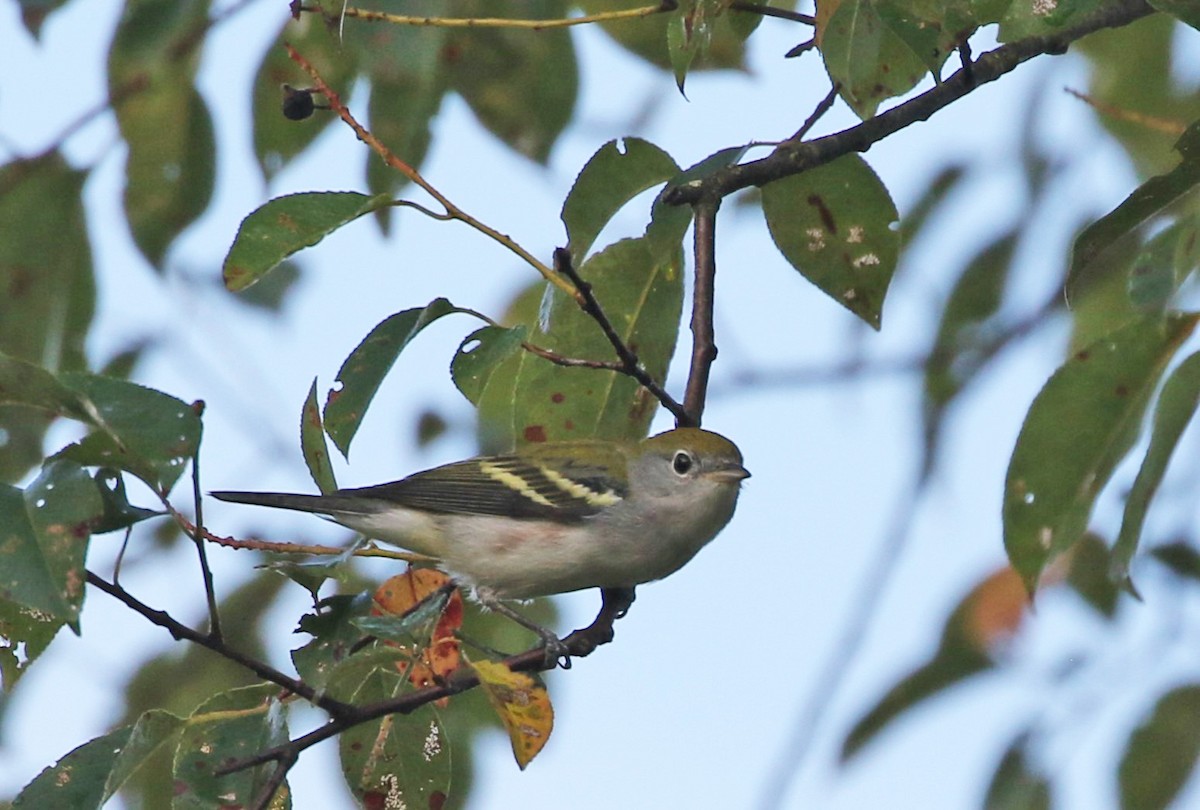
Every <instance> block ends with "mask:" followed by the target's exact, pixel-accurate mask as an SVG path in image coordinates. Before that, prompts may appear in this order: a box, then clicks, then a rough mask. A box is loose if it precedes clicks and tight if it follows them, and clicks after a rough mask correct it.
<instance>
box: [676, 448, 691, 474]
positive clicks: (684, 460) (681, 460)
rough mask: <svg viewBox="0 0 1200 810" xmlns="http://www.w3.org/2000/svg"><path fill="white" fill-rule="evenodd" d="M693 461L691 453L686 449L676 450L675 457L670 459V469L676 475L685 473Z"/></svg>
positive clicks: (688, 470) (689, 470)
mask: <svg viewBox="0 0 1200 810" xmlns="http://www.w3.org/2000/svg"><path fill="white" fill-rule="evenodd" d="M695 463H696V459H694V458H692V454H691V453H689V452H688V451H687V450H677V451H675V457H674V458H673V459H671V469H673V470H674V471H675V473H676V474H677V475H687V474H688V473H689V472H691V469H692V467H693V466H694V465H695Z"/></svg>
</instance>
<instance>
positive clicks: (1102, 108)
mask: <svg viewBox="0 0 1200 810" xmlns="http://www.w3.org/2000/svg"><path fill="white" fill-rule="evenodd" d="M1064 90H1065V91H1066V92H1067V93H1069V94H1070V95H1072V96H1075V98H1077V99H1079V100H1080V101H1082V102H1084V103H1085V104H1088V105H1090V106H1091V107H1092V109H1094V110H1095V111H1096V112H1098V113H1100V114H1101V115H1107V116H1108V117H1109V118H1112V119H1115V120H1117V121H1128V122H1129V123H1131V124H1137V125H1139V126H1142V127H1145V128H1146V129H1149V130H1153V131H1154V132H1161V133H1162V134H1164V135H1170V136H1172V137H1174V138H1178V137H1179V136H1180V135H1182V134H1183V132H1184V130H1186V129H1187V124H1186V123H1184V122H1183V121H1182V120H1180V119H1174V118H1160V117H1159V116H1156V115H1146V114H1145V113H1140V112H1138V111H1137V110H1128V109H1125V108H1124V107H1116V106H1114V105H1112V104H1105V103H1104V102H1103V101H1099V100H1097V99H1094V98H1092V97H1091V96H1089V95H1087V94H1086V93H1080V92H1079V91H1078V90H1072V89H1071V88H1070V87H1067V88H1064Z"/></svg>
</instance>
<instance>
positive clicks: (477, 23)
mask: <svg viewBox="0 0 1200 810" xmlns="http://www.w3.org/2000/svg"><path fill="white" fill-rule="evenodd" d="M677 7H678V4H677V3H676V2H674V0H666V1H665V2H662V3H659V4H658V5H656V6H640V7H638V8H628V9H619V10H617V11H606V12H602V13H599V14H587V15H583V16H580V17H558V18H551V19H542V20H523V19H512V18H507V17H422V16H412V15H406V14H389V13H388V12H386V11H374V10H371V9H365V8H355V7H354V6H349V7H347V8H343V9H342V10H341V13H340V14H328V13H326V12H325V10H324V9H322V8H321V7H320V6H308V5H301V6H299V7H298V10H299V11H301V12H307V13H309V14H321V15H322V16H324V17H326V18H327V19H331V20H334V21H338V20H339V19H340V18H343V17H351V18H354V19H359V20H363V21H364V22H384V23H391V24H392V25H415V26H429V27H436V28H519V29H526V30H532V31H543V30H549V29H553V28H567V27H569V26H574V25H588V24H590V23H604V22H615V21H618V20H640V19H642V18H644V17H652V16H654V15H655V14H662V13H663V12H667V11H674V10H675V9H676V8H677Z"/></svg>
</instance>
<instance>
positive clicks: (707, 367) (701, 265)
mask: <svg viewBox="0 0 1200 810" xmlns="http://www.w3.org/2000/svg"><path fill="white" fill-rule="evenodd" d="M720 205H721V200H720V198H718V197H706V198H704V199H702V200H700V201H698V202H697V203H696V204H695V205H693V206H692V208H693V210H694V211H695V214H696V219H695V223H694V224H693V225H692V233H693V252H694V255H695V259H696V284H695V288H694V289H693V291H692V324H691V326H692V362H691V366H690V368H689V369H688V381H687V389H686V391H685V392H684V397H683V402H684V410H686V411H687V414H688V421H687V422H680V423H679V424H680V425H681V426H682V425H685V424H687V425H699V424H700V420H701V418H702V417H703V416H704V401H705V399H706V398H707V396H708V379H709V374H710V373H711V371H712V364H713V361H714V360H716V359H717V344H716V338H715V331H714V329H713V306H714V303H715V296H714V287H715V284H716V278H717V258H716V246H717V233H716V228H717V209H718V208H719V207H720Z"/></svg>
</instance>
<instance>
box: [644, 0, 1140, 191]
mask: <svg viewBox="0 0 1200 810" xmlns="http://www.w3.org/2000/svg"><path fill="white" fill-rule="evenodd" d="M1153 12H1154V9H1152V8H1151V7H1150V6H1149V5H1147V4H1146V2H1145V0H1120V2H1116V3H1113V4H1112V5H1108V6H1105V7H1103V8H1101V9H1099V10H1097V11H1096V13H1094V14H1092V15H1090V16H1088V17H1087V18H1086V19H1084V20H1083V21H1082V22H1080V23H1079V24H1077V25H1073V26H1069V27H1066V28H1064V29H1062V30H1060V31H1058V32H1056V33H1054V34H1051V35H1047V36H1036V37H1029V38H1027V39H1022V40H1018V41H1016V42H1011V43H1009V44H1007V45H1002V46H1000V47H999V48H996V49H995V50H993V51H990V52H988V53H985V54H984V55H983V56H981V57H979V59H977V60H975V61H974V62H972V63H970V67H969V69H968V68H963V69H960V70H958V71H957V72H956V73H954V75H952V76H951V77H950V78H948V79H946V81H944V82H942V83H941V84H939V85H936V86H935V87H933V88H931V89H929V90H927V91H926V92H924V93H921V94H920V95H918V96H916V97H915V98H912V99H909V100H908V101H906V102H904V103H902V104H898V105H896V106H895V107H892V108H891V109H889V110H886V111H884V112H882V113H880V114H879V115H877V116H875V117H874V118H870V119H868V120H866V121H863V122H862V123H861V124H858V125H856V126H853V127H850V128H849V129H846V130H843V131H842V132H838V133H836V134H833V135H826V136H824V137H822V138H817V139H815V140H812V141H803V142H798V141H785V142H784V143H782V144H780V145H779V147H777V148H776V149H775V150H774V151H773V152H772V153H771V154H770V155H768V156H767V157H765V158H762V159H760V160H755V161H751V162H750V163H744V164H740V165H737V166H730V167H728V168H725V169H721V170H719V171H716V172H714V173H712V174H711V175H709V176H707V177H705V178H703V179H700V180H697V181H695V182H691V183H685V184H681V185H678V186H674V187H672V188H670V189H668V190H667V192H666V194H664V199H665V200H666V201H667V202H668V203H670V204H672V205H694V204H695V203H696V202H697V201H699V200H701V199H702V198H704V197H709V196H717V197H721V198H724V197H726V196H728V195H730V194H733V193H734V192H736V191H740V190H741V189H743V188H748V187H750V186H762V185H766V184H767V183H770V182H771V181H773V180H779V179H780V178H783V177H789V176H791V175H794V174H799V173H800V172H803V171H807V170H808V169H811V168H814V167H816V166H821V165H824V164H826V163H829V162H830V161H832V160H835V159H837V158H839V157H841V156H842V155H846V154H849V153H851V152H866V151H867V150H868V149H870V148H871V147H872V146H874V145H875V144H876V143H878V142H879V141H880V140H882V139H884V138H886V137H888V136H889V135H892V134H894V133H896V132H899V131H900V130H901V129H904V128H905V127H908V126H910V125H912V124H914V123H916V122H917V121H924V120H926V119H928V118H929V117H930V116H932V115H933V114H934V113H936V112H938V111H939V110H941V109H942V108H944V107H946V106H947V105H949V104H952V103H953V102H955V101H957V100H958V99H960V98H962V97H963V96H965V95H967V94H968V93H970V92H972V91H973V90H975V89H976V88H977V87H980V86H982V85H984V84H987V83H988V82H992V81H995V80H996V79H998V78H1000V77H1001V76H1003V75H1005V74H1006V73H1009V72H1011V71H1012V70H1014V69H1015V68H1016V67H1017V66H1018V65H1021V64H1023V63H1024V62H1027V61H1029V60H1030V59H1033V58H1034V57H1037V56H1042V55H1044V54H1060V53H1064V52H1065V51H1066V50H1067V49H1068V48H1069V47H1070V45H1071V43H1073V42H1075V41H1076V40H1078V39H1080V38H1082V37H1084V36H1086V35H1088V34H1091V33H1094V32H1096V31H1100V30H1102V29H1105V28H1117V27H1120V26H1124V25H1128V24H1129V23H1131V22H1134V21H1136V20H1139V19H1141V18H1142V17H1145V16H1148V15H1149V14H1152V13H1153Z"/></svg>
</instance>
